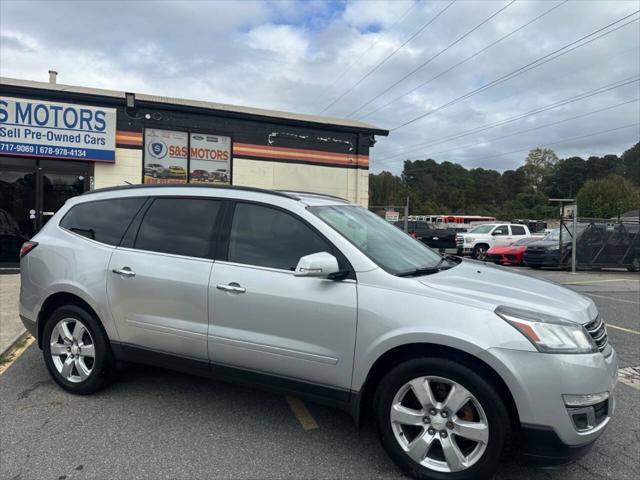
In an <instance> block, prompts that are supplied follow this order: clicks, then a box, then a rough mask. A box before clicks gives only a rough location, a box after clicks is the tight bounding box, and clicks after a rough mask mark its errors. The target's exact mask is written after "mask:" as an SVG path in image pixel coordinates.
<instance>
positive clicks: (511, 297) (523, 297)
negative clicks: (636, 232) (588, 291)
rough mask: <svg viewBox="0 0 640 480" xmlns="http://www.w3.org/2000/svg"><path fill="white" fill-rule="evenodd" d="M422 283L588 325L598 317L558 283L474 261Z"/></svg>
mask: <svg viewBox="0 0 640 480" xmlns="http://www.w3.org/2000/svg"><path fill="white" fill-rule="evenodd" d="M418 281H419V282H420V283H422V284H423V285H426V286H428V287H430V288H433V289H435V290H441V291H443V292H447V293H449V294H453V295H459V296H460V297H463V298H467V299H473V300H476V301H479V302H482V303H485V304H486V305H487V307H489V308H491V309H495V308H496V307H498V306H500V305H506V306H510V307H516V308H520V309H526V310H532V311H537V312H543V313H547V314H549V315H555V316H557V317H561V318H564V319H566V320H570V321H573V322H576V323H581V324H582V323H587V322H589V321H591V320H593V319H594V318H595V316H596V314H597V309H596V306H595V305H594V303H593V302H592V301H591V300H590V299H589V298H586V297H584V296H582V295H580V294H578V293H576V292H574V291H573V290H570V289H568V288H565V287H563V286H561V285H559V284H557V283H554V282H549V281H547V280H540V279H538V278H535V277H531V276H529V275H524V274H521V273H514V272H511V271H509V270H507V269H506V268H504V267H497V266H493V265H489V264H485V263H482V262H476V261H473V260H463V261H462V263H460V264H459V265H458V266H456V267H453V268H450V269H448V270H445V271H442V272H440V273H437V274H435V275H428V276H424V277H420V278H419V279H418Z"/></svg>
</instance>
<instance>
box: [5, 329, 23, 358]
mask: <svg viewBox="0 0 640 480" xmlns="http://www.w3.org/2000/svg"><path fill="white" fill-rule="evenodd" d="M28 336H29V332H27V330H26V329H25V330H24V331H23V332H21V333H19V334H18V335H16V336H15V338H14V339H13V340H11V342H9V346H7V348H5V349H4V350H3V351H1V352H0V358H1V357H4V356H5V355H6V354H7V352H9V351H10V350H11V349H12V348H13V347H15V346H16V344H17V343H19V342H21V341H22V340H24V339H26V338H27V337H28Z"/></svg>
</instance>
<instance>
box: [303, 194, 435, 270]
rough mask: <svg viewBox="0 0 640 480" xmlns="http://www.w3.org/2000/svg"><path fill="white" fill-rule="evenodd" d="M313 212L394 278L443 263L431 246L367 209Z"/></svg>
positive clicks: (333, 208)
mask: <svg viewBox="0 0 640 480" xmlns="http://www.w3.org/2000/svg"><path fill="white" fill-rule="evenodd" d="M309 210H310V211H311V212H313V213H314V214H316V215H317V216H318V217H320V218H321V219H322V220H323V221H324V222H325V223H327V224H328V225H329V226H331V227H332V228H333V229H334V230H336V231H337V232H338V233H340V234H341V235H342V236H343V237H345V238H346V239H347V240H349V241H350V242H351V243H353V244H354V245H355V246H356V247H358V249H359V250H360V251H361V252H362V253H364V254H365V255H366V256H367V257H369V258H370V259H371V260H373V261H374V262H375V263H376V264H377V265H378V266H380V267H381V268H383V269H384V270H386V271H387V272H389V273H391V274H393V275H396V274H398V273H402V272H406V271H409V270H412V269H417V268H434V267H436V266H438V265H439V264H440V261H441V260H442V257H440V255H438V254H437V253H436V252H434V251H433V250H431V249H430V248H429V247H427V246H426V245H424V244H423V243H421V242H420V241H418V240H415V239H413V238H411V237H410V236H409V235H407V234H405V233H404V232H403V231H402V230H400V229H398V228H397V227H395V226H394V225H393V224H391V223H389V222H387V221H385V220H383V219H382V218H380V217H379V216H378V215H376V214H375V213H372V212H370V211H369V210H366V209H365V208H362V207H358V206H355V205H331V206H322V207H310V208H309Z"/></svg>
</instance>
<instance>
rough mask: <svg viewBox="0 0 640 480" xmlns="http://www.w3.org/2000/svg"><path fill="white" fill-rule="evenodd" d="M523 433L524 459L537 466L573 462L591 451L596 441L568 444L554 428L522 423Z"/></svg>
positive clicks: (555, 465)
mask: <svg viewBox="0 0 640 480" xmlns="http://www.w3.org/2000/svg"><path fill="white" fill-rule="evenodd" d="M521 435H522V437H521V440H522V455H523V457H524V460H525V461H526V462H527V463H528V464H529V465H533V466H536V467H557V466H561V465H566V464H567V463H571V462H573V461H575V460H578V459H579V458H582V457H584V456H585V455H586V454H587V453H589V452H590V451H591V448H592V447H593V443H594V442H591V443H587V444H585V445H567V444H566V443H563V442H562V440H560V437H558V434H557V433H556V432H555V431H554V430H553V429H552V428H550V427H541V426H538V425H522V430H521Z"/></svg>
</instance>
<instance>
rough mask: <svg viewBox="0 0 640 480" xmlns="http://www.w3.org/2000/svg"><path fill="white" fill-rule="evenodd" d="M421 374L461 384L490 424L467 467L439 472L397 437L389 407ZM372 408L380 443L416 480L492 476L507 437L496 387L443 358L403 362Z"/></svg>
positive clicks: (466, 479)
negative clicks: (419, 459) (474, 459)
mask: <svg viewBox="0 0 640 480" xmlns="http://www.w3.org/2000/svg"><path fill="white" fill-rule="evenodd" d="M422 376H436V377H444V378H447V379H450V380H452V381H454V382H457V383H459V384H460V385H462V386H464V387H465V388H466V389H467V390H468V391H469V392H471V393H472V394H473V395H474V396H475V397H476V399H477V400H478V401H479V403H480V405H481V406H482V409H483V410H484V412H485V414H486V418H487V423H488V426H489V440H488V442H487V447H486V450H485V451H484V453H483V454H482V456H481V457H480V458H479V459H478V460H477V462H476V463H475V464H473V465H472V466H470V467H468V468H467V469H466V470H462V471H458V472H438V471H435V470H432V469H429V468H427V467H425V466H422V465H420V464H419V463H417V462H416V461H414V460H413V459H412V458H411V457H409V456H408V455H407V454H406V453H405V451H404V450H403V448H402V447H401V446H400V445H399V443H398V441H397V440H396V438H395V436H394V433H393V430H392V427H391V420H390V410H391V405H392V403H393V399H394V397H395V395H396V393H397V392H398V391H399V389H400V388H402V386H403V385H405V384H406V383H407V382H409V381H411V380H413V379H415V378H418V377H422ZM374 411H375V416H376V423H377V427H378V434H379V436H380V441H381V443H382V446H383V447H384V449H385V450H386V451H387V453H388V454H389V456H390V457H391V459H392V460H393V461H394V462H395V463H396V465H398V466H399V467H400V468H401V469H402V471H403V472H405V473H406V474H407V475H410V476H412V477H413V478H416V479H419V480H471V479H485V478H491V476H492V475H493V474H494V472H495V471H496V469H497V467H498V464H499V462H500V458H501V455H502V452H503V449H504V447H505V445H506V444H507V441H508V439H509V437H510V434H511V433H510V432H511V426H510V419H509V413H508V411H507V408H506V407H505V405H504V401H503V400H502V398H501V397H500V395H499V394H498V393H497V392H496V390H495V388H494V387H493V386H492V385H491V384H490V383H489V382H487V381H486V380H485V379H484V378H482V377H481V376H480V375H478V374H477V373H475V372H474V371H473V370H471V369H469V368H467V367H466V366H464V365H462V364H460V363H457V362H455V361H452V360H447V359H443V358H419V359H414V360H409V361H407V362H404V363H402V364H400V365H398V366H397V367H395V368H394V369H393V370H391V371H390V372H389V373H387V374H386V375H385V376H384V378H383V379H382V381H381V382H380V384H379V385H378V388H377V390H376V394H375V398H374Z"/></svg>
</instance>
